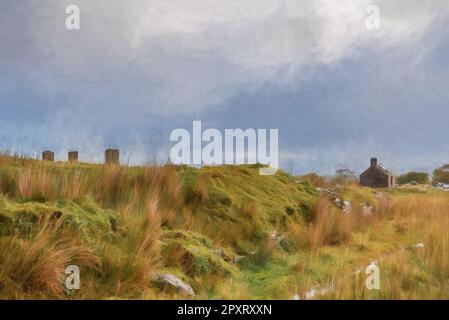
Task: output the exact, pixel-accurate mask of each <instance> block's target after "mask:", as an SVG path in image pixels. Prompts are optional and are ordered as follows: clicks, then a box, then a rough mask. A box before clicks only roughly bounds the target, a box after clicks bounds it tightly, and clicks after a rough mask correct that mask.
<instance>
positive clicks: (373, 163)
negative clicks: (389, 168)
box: [370, 158, 377, 167]
mask: <svg viewBox="0 0 449 320" xmlns="http://www.w3.org/2000/svg"><path fill="white" fill-rule="evenodd" d="M370 162H371V167H376V166H377V158H371V160H370Z"/></svg>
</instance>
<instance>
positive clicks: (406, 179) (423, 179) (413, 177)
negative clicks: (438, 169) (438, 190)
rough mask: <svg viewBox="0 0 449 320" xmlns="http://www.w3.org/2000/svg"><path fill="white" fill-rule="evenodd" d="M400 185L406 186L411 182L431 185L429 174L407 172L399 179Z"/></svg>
mask: <svg viewBox="0 0 449 320" xmlns="http://www.w3.org/2000/svg"><path fill="white" fill-rule="evenodd" d="M397 181H398V183H399V184H406V183H411V182H416V183H419V184H427V183H429V174H428V173H427V172H414V171H412V172H407V173H405V174H403V175H401V176H399V177H398V180H397Z"/></svg>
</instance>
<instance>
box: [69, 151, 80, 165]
mask: <svg viewBox="0 0 449 320" xmlns="http://www.w3.org/2000/svg"><path fill="white" fill-rule="evenodd" d="M68 160H69V162H78V151H69V153H68Z"/></svg>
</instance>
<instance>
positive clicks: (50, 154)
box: [42, 150, 55, 161]
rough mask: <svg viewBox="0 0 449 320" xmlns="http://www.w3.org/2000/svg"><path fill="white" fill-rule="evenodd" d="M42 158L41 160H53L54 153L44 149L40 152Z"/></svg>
mask: <svg viewBox="0 0 449 320" xmlns="http://www.w3.org/2000/svg"><path fill="white" fill-rule="evenodd" d="M42 160H43V161H55V153H54V152H53V151H49V150H47V151H44V152H42Z"/></svg>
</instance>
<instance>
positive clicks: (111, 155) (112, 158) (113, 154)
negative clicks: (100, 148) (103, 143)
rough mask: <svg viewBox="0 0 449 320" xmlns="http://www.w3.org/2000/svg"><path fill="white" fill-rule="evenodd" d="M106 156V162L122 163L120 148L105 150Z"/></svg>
mask: <svg viewBox="0 0 449 320" xmlns="http://www.w3.org/2000/svg"><path fill="white" fill-rule="evenodd" d="M104 158H105V162H106V164H119V163H120V151H119V150H118V149H107V150H106V151H105V152H104Z"/></svg>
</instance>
